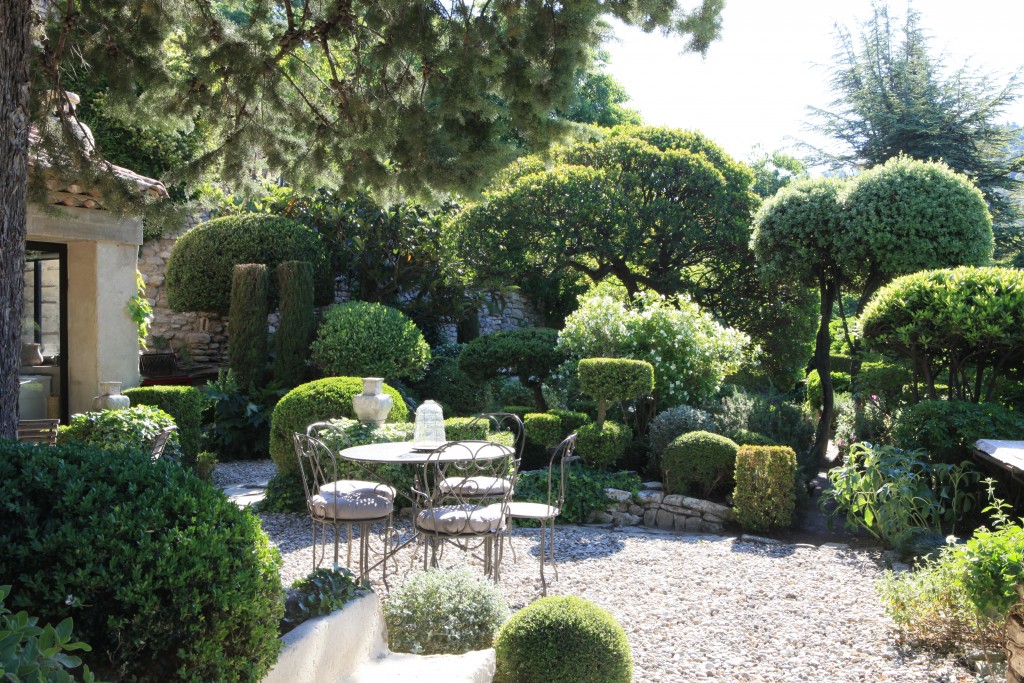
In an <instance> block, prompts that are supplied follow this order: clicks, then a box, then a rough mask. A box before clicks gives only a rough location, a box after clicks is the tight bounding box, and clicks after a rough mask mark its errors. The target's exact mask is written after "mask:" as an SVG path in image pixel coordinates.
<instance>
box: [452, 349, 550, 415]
mask: <svg viewBox="0 0 1024 683" xmlns="http://www.w3.org/2000/svg"><path fill="white" fill-rule="evenodd" d="M463 348H465V346H463ZM460 355H461V354H460ZM487 384H488V386H490V387H491V389H492V390H493V392H494V400H495V403H496V405H499V406H525V405H529V404H530V403H532V402H533V390H532V389H527V388H526V387H524V386H523V383H522V382H520V381H519V378H518V377H499V378H498V379H495V380H491V381H490V382H488V383H487ZM532 410H535V408H531V411H532Z"/></svg>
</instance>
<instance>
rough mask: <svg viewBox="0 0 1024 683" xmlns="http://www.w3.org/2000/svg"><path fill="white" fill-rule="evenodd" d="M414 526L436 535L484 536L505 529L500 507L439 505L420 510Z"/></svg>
mask: <svg viewBox="0 0 1024 683" xmlns="http://www.w3.org/2000/svg"><path fill="white" fill-rule="evenodd" d="M416 526H417V527H418V528H420V529H423V530H424V531H430V532H433V533H438V534H486V533H488V532H496V531H500V530H501V529H504V528H505V516H504V515H503V514H502V512H501V505H500V504H495V505H487V506H486V507H483V506H480V505H439V506H438V507H435V508H430V509H427V510H421V511H420V513H419V514H418V515H416Z"/></svg>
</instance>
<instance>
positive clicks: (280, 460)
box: [270, 377, 409, 478]
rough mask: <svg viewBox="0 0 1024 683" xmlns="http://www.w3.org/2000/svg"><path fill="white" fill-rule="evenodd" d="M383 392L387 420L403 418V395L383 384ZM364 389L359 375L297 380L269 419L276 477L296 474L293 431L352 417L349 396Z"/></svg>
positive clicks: (289, 476)
mask: <svg viewBox="0 0 1024 683" xmlns="http://www.w3.org/2000/svg"><path fill="white" fill-rule="evenodd" d="M383 391H384V393H386V394H388V395H389V396H391V412H390V413H388V419H387V421H388V422H405V421H406V420H407V419H408V418H409V409H408V408H407V407H406V405H405V401H404V400H403V399H402V395H401V394H399V393H398V391H396V390H395V389H394V388H392V387H390V386H388V385H387V384H385V385H384V388H383ZM361 393H363V380H362V379H360V378H359V377H325V378H324V379H318V380H316V381H313V382H307V383H306V384H300V385H299V386H297V387H295V388H294V389H292V390H291V391H289V392H288V393H287V394H285V395H284V396H283V397H282V398H281V400H280V401H278V402H277V405H276V406H275V407H274V414H273V416H272V417H271V422H270V457H271V458H272V459H273V461H274V464H275V465H277V474H278V476H279V477H282V476H283V477H287V478H298V477H299V461H298V459H297V458H296V457H295V446H294V445H293V442H292V434H294V433H295V432H301V433H305V432H306V427H308V426H309V425H311V424H313V423H314V422H320V421H322V420H330V419H333V418H336V417H349V418H355V417H356V414H355V411H354V410H353V409H352V397H353V396H355V395H356V394H361Z"/></svg>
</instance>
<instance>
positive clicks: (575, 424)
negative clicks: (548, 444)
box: [548, 408, 590, 436]
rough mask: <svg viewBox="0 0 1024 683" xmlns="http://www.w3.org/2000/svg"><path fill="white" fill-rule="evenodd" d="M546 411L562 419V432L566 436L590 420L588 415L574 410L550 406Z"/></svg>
mask: <svg viewBox="0 0 1024 683" xmlns="http://www.w3.org/2000/svg"><path fill="white" fill-rule="evenodd" d="M548 413H550V414H552V415H555V416H557V417H558V419H559V420H561V421H562V434H564V435H566V436H568V435H569V434H572V433H573V432H575V431H578V430H579V428H580V427H582V426H583V425H585V424H587V423H588V422H590V416H589V415H587V414H586V413H581V412H577V411H575V410H562V409H560V408H552V409H551V410H549V411H548Z"/></svg>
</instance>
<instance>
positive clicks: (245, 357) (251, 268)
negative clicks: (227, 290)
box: [228, 263, 267, 391]
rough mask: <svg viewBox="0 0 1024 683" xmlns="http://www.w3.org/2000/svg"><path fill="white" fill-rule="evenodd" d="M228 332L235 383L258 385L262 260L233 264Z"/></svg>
mask: <svg viewBox="0 0 1024 683" xmlns="http://www.w3.org/2000/svg"><path fill="white" fill-rule="evenodd" d="M228 335H229V336H228V365H229V366H230V367H231V371H232V372H233V373H234V374H235V379H236V380H237V381H238V386H239V387H241V388H242V389H243V390H248V391H251V390H252V389H254V388H258V387H259V386H260V385H261V384H262V382H263V373H264V370H265V368H266V364H267V267H266V266H265V265H263V264H262V263H242V264H239V265H237V266H235V270H234V274H233V276H232V278H231V317H230V321H229V323H228Z"/></svg>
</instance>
